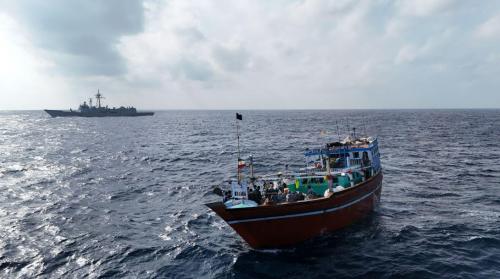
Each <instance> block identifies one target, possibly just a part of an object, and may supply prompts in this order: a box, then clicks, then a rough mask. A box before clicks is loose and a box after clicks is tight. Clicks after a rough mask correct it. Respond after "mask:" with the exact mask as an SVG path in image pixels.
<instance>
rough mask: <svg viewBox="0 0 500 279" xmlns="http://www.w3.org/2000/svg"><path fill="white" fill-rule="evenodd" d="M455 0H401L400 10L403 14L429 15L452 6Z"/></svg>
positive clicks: (399, 2) (399, 3)
mask: <svg viewBox="0 0 500 279" xmlns="http://www.w3.org/2000/svg"><path fill="white" fill-rule="evenodd" d="M453 2H455V1H454V0H400V1H398V7H399V11H400V13H401V14H403V15H411V16H429V15H432V14H435V13H438V12H441V11H443V10H445V9H446V8H448V7H450V6H451V5H452V4H453Z"/></svg>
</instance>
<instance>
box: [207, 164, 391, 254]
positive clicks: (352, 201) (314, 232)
mask: <svg viewBox="0 0 500 279" xmlns="http://www.w3.org/2000/svg"><path fill="white" fill-rule="evenodd" d="M382 178H383V175H382V171H379V172H378V174H376V175H375V176H373V177H371V178H370V179H368V180H366V181H364V182H362V183H360V184H358V185H356V186H354V187H352V188H348V189H346V190H344V191H341V192H337V193H334V194H333V195H332V196H330V197H328V198H319V199H314V200H308V201H300V202H293V203H284V204H277V205H268V206H258V207H253V208H238V209H227V208H226V207H225V206H224V204H223V203H221V202H216V203H209V204H206V205H207V206H208V207H209V208H210V209H212V210H213V211H215V212H216V213H217V215H219V216H220V217H221V218H222V219H224V221H226V222H227V223H228V224H229V225H230V226H231V227H232V228H233V229H234V230H235V231H236V232H237V233H238V234H239V235H240V236H241V237H242V238H243V239H244V240H245V241H246V242H247V243H248V244H249V245H250V246H251V247H252V248H256V249H271V248H283V247H288V246H292V245H295V244H298V243H301V242H304V241H306V240H308V239H311V238H314V237H317V236H320V235H323V234H325V233H329V232H333V231H336V230H338V229H341V228H344V227H347V226H349V225H350V224H352V223H354V222H356V221H359V220H360V219H362V218H364V217H366V216H367V215H369V214H370V213H371V212H372V211H373V209H374V207H375V206H376V205H377V204H378V203H379V201H380V195H381V192H382Z"/></svg>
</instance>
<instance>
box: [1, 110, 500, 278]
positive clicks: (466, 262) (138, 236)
mask: <svg viewBox="0 0 500 279" xmlns="http://www.w3.org/2000/svg"><path fill="white" fill-rule="evenodd" d="M233 117H234V112H229V111H210V112H195V111H183V112H175V111H170V112H159V113H157V114H156V115H155V116H154V117H145V118H104V119H84V118H54V119H53V118H49V117H48V116H46V115H45V114H44V113H43V112H8V113H2V114H0V192H1V193H2V194H1V195H0V277H2V278H26V277H42V278H43V277H45V278H55V277H73V278H74V277H77V278H78V277H89V278H109V277H112V278H123V277H131V278H162V277H165V278H170V277H174V278H200V277H208V278H284V277H287V278H325V277H336V278H352V277H363V278H399V277H410V278H435V277H451V278H500V268H499V267H500V229H499V228H500V199H499V198H498V197H499V195H498V185H500V167H499V159H500V145H499V142H498V139H499V138H500V129H499V128H500V126H499V124H498V123H500V111H498V110H461V111H460V110H444V111H440V110H429V111H421V110H417V111H376V110H367V111H248V112H244V119H245V120H244V122H243V126H242V142H241V143H242V150H243V153H244V154H246V155H249V154H252V155H253V157H254V158H255V160H256V171H257V172H266V171H271V170H272V171H277V170H281V169H282V168H283V167H284V165H285V164H290V165H291V166H294V167H300V166H301V165H302V164H303V163H302V162H303V158H302V151H303V149H304V148H305V147H310V146H311V145H313V146H314V145H319V144H322V143H323V142H325V141H328V140H334V139H336V138H337V131H336V126H335V121H336V120H338V121H340V123H346V122H347V121H346V120H347V119H348V120H349V125H350V126H351V127H352V126H356V125H357V126H358V127H360V128H358V131H364V130H366V131H367V132H369V133H371V134H378V136H379V139H380V150H381V154H382V160H383V164H384V172H385V177H384V188H383V194H382V203H381V205H380V207H379V208H377V210H376V211H375V212H374V214H373V215H372V216H370V217H369V218H367V219H365V220H363V221H362V222H360V223H357V224H355V225H353V226H352V227H350V228H347V229H344V230H342V231H339V232H337V233H334V234H330V235H326V236H323V237H321V238H318V239H314V240H311V241H308V242H307V243H304V244H301V245H298V246H297V247H294V248H290V249H285V250H265V251H255V250H252V249H250V248H249V247H248V246H247V245H246V244H245V243H244V242H243V241H242V240H241V239H240V238H239V237H238V236H237V235H236V234H235V233H234V232H233V231H232V230H231V229H230V228H229V227H228V226H227V225H226V224H225V223H224V222H223V221H222V220H221V219H220V218H218V217H217V216H216V215H215V214H214V213H213V212H211V211H209V210H208V208H206V207H205V206H204V205H203V204H204V203H206V202H210V201H214V200H217V199H218V197H217V196H214V195H213V194H212V191H211V190H212V188H213V186H214V185H220V184H221V182H223V181H226V180H227V179H229V178H230V177H232V176H233V175H234V162H235V157H236V141H235V139H236V138H235V135H234V126H233V125H234V119H233ZM342 126H345V125H342ZM340 132H341V133H343V134H344V133H346V132H347V131H346V130H345V128H343V129H342V131H340ZM284 233H286V232H284Z"/></svg>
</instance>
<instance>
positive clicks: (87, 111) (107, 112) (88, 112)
mask: <svg viewBox="0 0 500 279" xmlns="http://www.w3.org/2000/svg"><path fill="white" fill-rule="evenodd" d="M95 98H96V101H97V106H94V105H92V98H90V99H89V103H88V104H87V102H83V104H81V105H80V107H79V108H78V110H72V109H70V110H50V109H46V110H45V112H46V113H48V114H49V115H50V116H52V117H70V116H80V117H107V116H146V115H153V114H154V112H150V111H143V112H138V111H137V109H136V108H134V107H119V108H115V107H113V108H108V106H101V99H104V97H103V96H102V94H101V92H99V89H97V94H96V95H95Z"/></svg>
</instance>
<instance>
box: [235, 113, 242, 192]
mask: <svg viewBox="0 0 500 279" xmlns="http://www.w3.org/2000/svg"><path fill="white" fill-rule="evenodd" d="M238 120H243V116H242V115H241V114H239V113H236V137H237V140H238V165H237V166H236V169H237V175H238V176H237V178H238V184H240V182H241V172H240V161H241V157H240V124H239V122H238Z"/></svg>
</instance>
